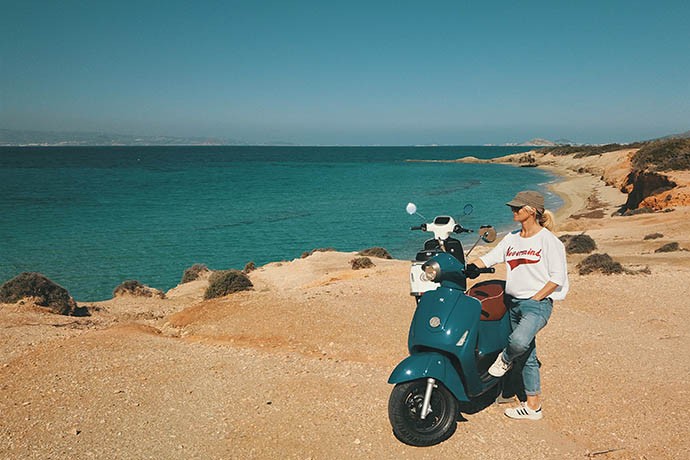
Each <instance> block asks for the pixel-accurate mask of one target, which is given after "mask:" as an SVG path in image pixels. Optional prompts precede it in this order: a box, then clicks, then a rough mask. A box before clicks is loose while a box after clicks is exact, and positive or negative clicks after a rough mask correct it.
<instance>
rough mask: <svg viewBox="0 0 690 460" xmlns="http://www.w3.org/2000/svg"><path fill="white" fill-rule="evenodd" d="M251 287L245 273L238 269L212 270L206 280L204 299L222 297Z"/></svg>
mask: <svg viewBox="0 0 690 460" xmlns="http://www.w3.org/2000/svg"><path fill="white" fill-rule="evenodd" d="M253 287H254V285H253V284H252V282H251V281H250V280H249V278H248V277H247V275H245V274H244V273H242V272H241V271H239V270H223V271H217V272H213V274H212V275H211V277H210V278H209V280H208V288H206V292H205V293H204V299H214V298H216V297H223V296H226V295H228V294H232V293H233V292H239V291H247V290H249V289H251V288H253Z"/></svg>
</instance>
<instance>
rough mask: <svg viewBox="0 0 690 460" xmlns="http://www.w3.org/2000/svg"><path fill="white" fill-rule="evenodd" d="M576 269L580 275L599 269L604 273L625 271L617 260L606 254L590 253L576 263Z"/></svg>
mask: <svg viewBox="0 0 690 460" xmlns="http://www.w3.org/2000/svg"><path fill="white" fill-rule="evenodd" d="M577 269H578V271H579V273H580V275H588V274H590V273H593V272H595V271H600V272H601V273H603V274H605V275H611V274H614V273H624V272H625V269H624V268H623V266H622V265H621V264H620V263H619V262H616V261H614V260H613V259H612V258H611V256H610V255H608V254H592V255H590V256H587V257H586V258H585V259H584V260H582V262H580V263H579V264H577Z"/></svg>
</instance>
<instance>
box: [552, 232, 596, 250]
mask: <svg viewBox="0 0 690 460" xmlns="http://www.w3.org/2000/svg"><path fill="white" fill-rule="evenodd" d="M559 239H560V240H561V241H562V242H563V245H564V246H565V252H567V253H568V254H589V253H590V252H592V251H594V250H595V249H596V248H597V244H596V243H595V242H594V240H593V239H592V237H591V236H589V235H585V234H583V233H581V234H579V235H562V236H560V237H559Z"/></svg>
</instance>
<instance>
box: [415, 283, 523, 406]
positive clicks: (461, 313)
mask: <svg viewBox="0 0 690 460" xmlns="http://www.w3.org/2000/svg"><path fill="white" fill-rule="evenodd" d="M480 316H481V303H480V302H479V301H478V300H477V299H475V298H473V297H470V296H467V295H465V293H464V291H463V290H462V289H457V288H455V287H448V286H447V285H444V284H442V285H441V287H439V288H438V289H436V290H435V291H428V292H426V293H424V295H423V296H422V298H421V299H420V301H419V304H418V305H417V310H416V311H415V314H414V317H413V319H412V324H411V326H410V332H409V336H408V349H409V352H410V354H411V355H415V354H417V353H419V352H421V351H429V350H439V351H441V352H445V353H448V354H450V355H452V356H454V357H455V358H457V361H455V367H456V368H457V370H456V371H455V372H456V374H461V375H458V378H459V379H460V380H461V381H462V382H464V384H465V394H466V395H468V396H469V397H474V396H479V395H481V394H482V393H484V392H485V391H486V390H488V389H489V388H491V387H493V386H495V385H496V384H497V383H498V379H495V378H493V377H491V376H489V375H488V374H487V369H488V367H489V365H490V364H491V363H493V361H494V360H495V359H496V356H498V353H499V351H501V350H502V349H503V348H505V346H506V345H507V341H508V336H509V335H510V320H509V318H508V315H505V316H504V317H503V318H501V319H500V320H498V321H480ZM451 364H453V363H451Z"/></svg>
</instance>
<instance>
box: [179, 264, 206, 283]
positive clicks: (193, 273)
mask: <svg viewBox="0 0 690 460" xmlns="http://www.w3.org/2000/svg"><path fill="white" fill-rule="evenodd" d="M209 271H210V270H209V269H208V267H207V266H206V265H204V264H194V265H192V266H191V267H189V268H188V269H187V270H185V271H184V273H183V274H182V281H180V284H184V283H189V282H190V281H194V280H197V279H199V277H200V276H201V275H202V274H204V273H208V272H209Z"/></svg>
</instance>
